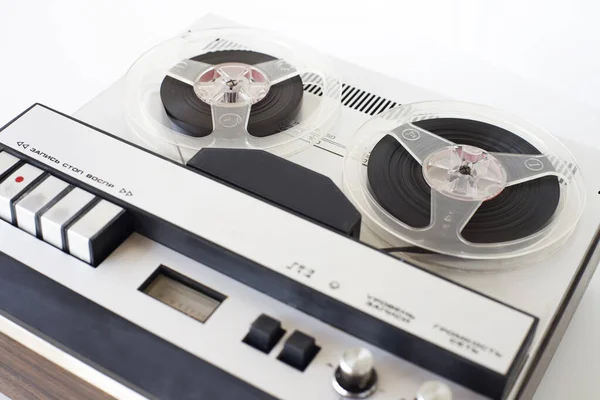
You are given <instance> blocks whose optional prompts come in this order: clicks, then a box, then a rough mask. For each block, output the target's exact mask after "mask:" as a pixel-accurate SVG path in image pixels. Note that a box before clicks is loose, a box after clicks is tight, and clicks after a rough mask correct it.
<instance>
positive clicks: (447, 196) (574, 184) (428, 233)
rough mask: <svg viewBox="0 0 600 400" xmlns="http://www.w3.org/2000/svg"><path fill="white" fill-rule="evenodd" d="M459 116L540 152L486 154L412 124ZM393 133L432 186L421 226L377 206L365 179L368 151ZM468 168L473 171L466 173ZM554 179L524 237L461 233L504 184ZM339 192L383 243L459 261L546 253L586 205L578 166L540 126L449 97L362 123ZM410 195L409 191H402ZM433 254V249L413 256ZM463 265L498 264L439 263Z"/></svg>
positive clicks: (569, 229) (493, 265) (568, 230)
mask: <svg viewBox="0 0 600 400" xmlns="http://www.w3.org/2000/svg"><path fill="white" fill-rule="evenodd" d="M434 118H463V119H471V120H477V121H481V122H486V123H489V124H492V125H496V126H499V127H501V128H504V129H506V130H508V131H510V132H512V133H514V134H516V135H519V136H520V137H521V138H523V139H525V140H526V141H528V142H529V143H531V144H532V145H534V146H535V147H536V148H537V149H538V150H539V151H540V152H541V153H542V154H541V155H539V154H536V155H533V154H528V155H515V154H504V153H487V152H485V151H481V150H480V149H477V148H471V147H470V146H461V145H460V144H459V143H452V142H450V141H448V140H446V139H444V138H441V137H439V136H437V135H435V134H433V133H431V132H429V131H426V130H424V129H421V128H419V127H417V126H416V125H414V124H413V122H416V121H420V120H427V119H434ZM386 135H391V136H393V137H394V138H395V139H396V140H397V141H398V142H399V143H400V144H401V145H402V146H403V147H404V148H405V149H406V150H407V151H408V152H409V153H410V154H411V155H412V157H413V158H414V159H415V160H416V161H417V162H419V164H421V165H422V166H423V174H424V177H425V180H426V181H427V182H428V184H429V185H430V186H431V188H432V189H431V202H432V204H431V221H430V224H429V226H427V227H425V228H414V227H411V226H408V225H406V224H404V223H402V222H400V221H399V220H397V219H396V218H395V217H393V216H392V215H391V214H389V213H388V212H387V211H386V210H385V209H383V208H382V207H381V206H380V205H379V204H378V203H377V201H376V200H375V198H374V197H373V196H372V194H371V192H370V190H369V183H368V180H367V165H368V157H369V153H370V151H371V150H372V149H373V147H374V146H375V145H376V144H377V143H378V142H379V140H381V139H382V138H383V137H384V136H386ZM472 171H479V173H478V174H472V173H471V172H472ZM548 175H553V176H556V177H557V178H558V179H559V182H560V184H559V186H560V200H559V204H558V207H557V210H556V211H555V213H554V215H553V217H552V218H551V220H550V221H549V222H548V223H547V224H546V225H545V226H544V227H543V228H542V229H541V230H539V231H538V232H536V233H535V234H533V235H530V236H527V237H525V238H522V239H519V240H514V241H510V242H501V243H488V244H480V243H471V242H468V241H466V240H465V239H464V238H463V237H462V236H461V234H460V232H461V231H462V229H463V228H464V226H465V225H466V224H467V223H468V221H469V220H470V218H471V217H472V216H473V214H474V213H475V212H476V210H477V209H478V208H479V206H480V205H481V204H482V202H483V201H485V200H487V199H490V198H492V197H494V196H495V195H497V194H498V193H499V192H500V191H501V190H502V189H503V188H504V187H506V186H510V185H518V184H520V183H523V182H527V181H530V180H533V179H538V178H540V177H543V176H548ZM344 190H345V191H346V194H347V195H348V197H349V198H350V200H351V201H352V202H353V203H354V204H355V205H356V206H357V207H358V209H359V210H360V211H361V213H362V215H363V222H364V223H365V224H366V225H367V227H368V228H369V230H370V231H372V232H373V233H374V234H375V235H376V236H377V237H378V238H379V239H380V240H383V241H384V242H385V243H387V244H389V245H390V247H400V246H403V245H405V244H407V243H408V244H411V245H414V246H418V247H420V248H424V249H428V250H431V251H433V252H436V253H439V254H442V255H447V256H453V257H459V258H461V259H480V260H498V261H501V260H504V259H509V258H515V257H521V256H526V255H531V254H533V253H536V252H539V251H541V250H546V251H547V252H550V251H551V248H552V247H553V245H557V244H560V243H562V242H563V241H564V240H565V239H566V237H567V236H568V235H569V234H570V233H571V232H572V230H573V229H574V227H575V225H576V223H577V221H578V220H579V218H580V216H581V213H582V211H583V206H584V204H585V194H584V190H583V180H582V177H581V172H580V170H579V167H578V166H577V164H576V162H575V160H574V159H573V156H572V155H571V154H570V152H569V151H568V150H567V149H566V148H565V147H564V145H562V143H560V142H559V141H558V140H557V139H556V138H554V137H553V136H552V135H550V134H549V133H548V132H546V131H545V130H543V129H542V128H540V127H538V126H536V125H534V124H531V123H529V122H527V121H524V120H521V119H518V118H516V117H514V116H512V115H510V114H508V113H506V112H503V111H500V110H496V109H493V108H489V107H485V106H481V105H476V104H469V103H461V102H451V101H436V102H424V103H415V104H409V105H405V106H402V107H398V108H395V109H391V110H388V111H386V112H384V113H382V114H379V115H378V116H376V117H374V118H372V119H370V120H369V121H368V122H366V123H365V124H364V125H363V126H362V127H361V128H360V129H359V130H358V131H357V132H356V134H355V136H354V138H353V140H352V142H351V143H350V146H349V147H348V152H347V155H346V159H345V164H344ZM406 195H407V196H410V193H407V194H406ZM427 257H429V258H433V259H439V255H429V256H427V255H426V256H424V257H421V255H419V256H418V257H417V258H427ZM445 264H446V265H447V266H451V267H452V266H456V265H459V266H458V267H459V268H464V269H471V268H472V269H477V270H484V269H497V267H498V266H504V265H507V263H505V262H499V263H488V264H487V265H486V264H481V263H477V265H473V264H469V263H458V264H456V263H453V262H449V263H445Z"/></svg>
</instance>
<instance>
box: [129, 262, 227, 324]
mask: <svg viewBox="0 0 600 400" xmlns="http://www.w3.org/2000/svg"><path fill="white" fill-rule="evenodd" d="M139 290H141V291H142V292H144V293H146V294H147V295H149V296H150V297H153V298H155V299H156V300H158V301H160V302H162V303H164V304H166V305H168V306H170V307H172V308H174V309H176V310H177V311H180V312H182V313H184V314H186V315H188V316H190V317H192V318H194V319H195V320H197V321H200V322H202V323H204V322H206V320H208V318H209V317H210V316H211V315H212V313H213V312H214V311H215V310H216V309H217V307H219V305H220V304H221V303H222V302H223V301H224V300H225V299H226V298H227V297H226V296H224V295H222V294H220V293H218V292H216V291H214V290H212V289H210V288H208V287H206V286H204V285H201V284H199V283H197V282H194V281H192V280H191V279H189V278H186V277H184V276H182V275H180V274H178V273H176V272H174V271H172V270H170V269H168V268H167V267H165V266H161V267H160V268H159V269H158V270H157V271H156V272H155V273H154V274H153V275H152V276H151V277H150V278H149V279H148V281H146V283H144V285H142V287H140V289H139Z"/></svg>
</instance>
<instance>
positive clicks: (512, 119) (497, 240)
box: [0, 26, 600, 400]
mask: <svg viewBox="0 0 600 400" xmlns="http://www.w3.org/2000/svg"><path fill="white" fill-rule="evenodd" d="M383 82H385V84H383ZM423 100H429V101H423ZM75 118H76V119H75ZM75 118H71V117H68V116H65V115H63V114H60V113H58V112H56V111H53V110H51V109H49V108H47V107H45V106H42V105H35V106H32V107H31V108H30V109H29V110H27V111H26V112H24V113H23V114H22V115H20V116H19V117H17V118H16V119H15V120H13V121H12V122H10V123H9V124H8V125H7V126H6V127H5V128H4V129H3V130H2V131H1V132H0V146H1V147H0V148H1V150H2V151H1V152H0V217H1V218H2V221H0V235H1V236H2V238H3V239H2V241H1V242H0V292H1V293H2V294H1V295H0V309H1V310H2V319H1V322H2V323H1V324H0V328H1V329H2V332H4V333H6V334H8V335H9V336H11V337H13V338H14V339H16V340H18V341H19V342H21V343H23V344H25V345H26V346H28V347H31V348H33V349H34V350H35V351H37V352H39V353H40V354H42V355H43V356H44V357H46V358H48V359H50V360H51V361H54V362H55V363H57V364H59V365H60V366H62V367H63V368H65V369H67V370H69V371H71V372H72V373H74V374H76V375H77V376H79V377H80V378H82V379H84V380H86V381H88V382H90V383H92V384H93V385H95V386H96V387H98V388H99V389H101V390H103V391H105V392H106V393H108V394H109V395H111V396H114V397H117V398H160V399H163V398H164V399H177V400H181V399H240V398H243V399H273V398H280V399H344V398H372V399H380V400H413V399H418V400H450V399H465V400H477V399H484V398H490V399H529V398H532V396H533V393H534V391H535V388H536V387H537V383H538V382H539V380H540V379H541V376H542V375H543V373H544V371H545V368H546V367H547V365H548V363H549V359H550V358H551V356H552V354H553V352H554V350H555V348H556V346H557V344H558V341H559V340H560V337H561V336H562V333H563V332H564V329H566V325H567V324H568V320H569V319H570V316H571V315H572V313H573V311H574V308H575V307H576V305H577V303H578V301H579V298H580V296H581V294H582V292H583V290H584V289H585V286H586V284H587V282H588V281H589V279H590V278H591V275H592V273H593V271H594V269H595V266H596V264H597V262H598V252H597V240H598V237H597V231H598V226H599V224H600V205H599V204H597V203H598V202H597V201H593V200H590V198H593V197H594V196H595V195H597V193H596V192H597V188H595V187H594V186H593V185H590V184H589V182H586V181H585V180H584V178H583V177H582V171H583V173H585V171H592V170H594V169H595V168H597V167H598V165H597V163H598V161H597V159H598V157H597V155H596V153H595V152H594V150H593V149H589V148H586V147H583V146H581V145H578V144H576V143H568V145H564V144H562V143H561V142H560V141H559V140H557V139H555V138H554V137H553V136H551V135H550V134H549V133H547V132H546V131H545V130H544V129H542V128H540V127H538V126H536V125H534V124H531V123H529V122H527V121H525V120H522V119H520V118H518V117H516V116H513V115H510V114H509V113H505V112H502V111H499V110H496V109H492V108H489V107H485V106H481V105H476V104H469V103H461V102H456V101H450V100H445V99H441V96H438V95H435V94H431V93H428V92H426V91H424V90H419V89H417V88H414V87H411V86H409V85H406V84H403V83H401V82H395V83H390V80H389V78H385V77H382V76H380V75H379V74H376V73H373V72H368V71H365V70H363V69H361V68H359V67H356V66H353V65H349V64H346V63H344V62H342V61H337V60H331V59H329V58H327V57H325V56H323V55H321V54H319V53H318V52H316V51H315V50H312V49H309V48H307V47H306V46H303V45H300V44H298V43H292V42H290V41H287V40H283V39H282V38H280V37H279V36H277V35H274V34H271V33H267V32H263V31H259V30H254V29H246V28H239V27H228V28H213V29H199V28H198V27H196V26H195V27H192V28H191V29H189V30H188V31H186V32H184V33H183V34H181V35H179V36H178V37H176V38H174V39H171V40H169V41H166V42H164V43H162V44H160V45H158V46H157V47H155V48H153V49H151V50H150V51H149V52H147V53H146V54H144V55H142V56H141V57H140V58H139V59H138V60H137V61H136V62H135V63H134V65H133V66H132V67H131V68H130V70H129V71H128V72H127V74H126V76H125V77H124V78H123V79H121V80H119V81H118V82H117V83H115V85H113V86H112V87H111V88H109V89H108V90H107V91H105V92H104V93H102V94H101V95H99V96H98V97H97V98H96V99H94V100H93V101H92V102H90V103H89V104H87V105H86V106H84V107H83V108H82V109H81V110H80V111H78V112H77V113H76V115H75ZM572 153H573V154H572ZM576 160H577V161H576ZM586 198H588V201H587V202H586ZM90 266H94V267H96V268H91V267H90Z"/></svg>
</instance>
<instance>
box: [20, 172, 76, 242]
mask: <svg viewBox="0 0 600 400" xmlns="http://www.w3.org/2000/svg"><path fill="white" fill-rule="evenodd" d="M68 187H69V184H68V183H66V182H63V181H61V180H60V179H58V178H55V177H53V176H49V177H48V178H46V179H44V180H43V181H42V182H41V183H40V184H39V185H37V186H36V187H35V188H33V189H32V190H30V191H29V192H28V193H26V194H25V195H24V196H23V197H22V198H21V199H20V200H19V201H18V202H17V203H16V204H15V214H16V220H17V226H18V227H19V228H21V229H23V230H24V231H25V232H28V233H30V234H32V235H34V236H36V235H37V234H38V227H37V221H36V220H37V215H38V213H39V212H40V211H42V210H43V209H44V208H46V207H47V206H48V205H50V204H51V202H52V201H54V200H56V199H57V197H58V196H59V195H60V194H62V193H63V192H64V191H65V189H67V188H68Z"/></svg>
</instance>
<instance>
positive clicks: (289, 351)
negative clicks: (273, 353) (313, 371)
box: [277, 331, 321, 371]
mask: <svg viewBox="0 0 600 400" xmlns="http://www.w3.org/2000/svg"><path fill="white" fill-rule="evenodd" d="M320 350H321V348H320V347H319V346H317V344H316V342H315V339H314V338H313V337H312V336H308V335H307V334H305V333H302V332H299V331H295V332H294V333H292V335H291V336H290V337H289V338H288V339H287V340H286V342H285V345H284V347H283V350H282V351H281V353H280V354H279V357H277V359H278V360H281V361H283V362H284V363H286V364H287V365H289V366H291V367H294V368H296V369H297V370H299V371H304V370H305V369H306V367H308V365H309V364H310V362H311V361H312V360H313V359H314V358H315V356H316V355H317V353H318V352H319V351H320Z"/></svg>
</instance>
